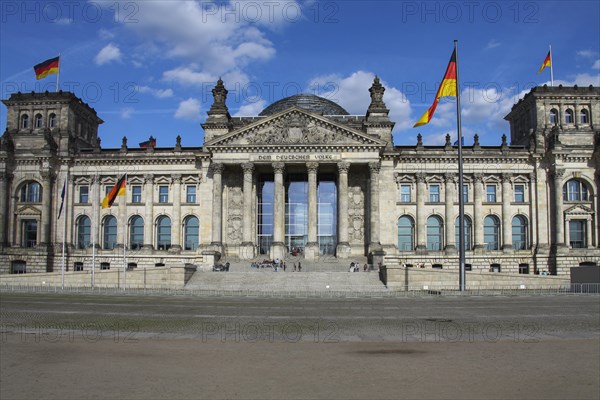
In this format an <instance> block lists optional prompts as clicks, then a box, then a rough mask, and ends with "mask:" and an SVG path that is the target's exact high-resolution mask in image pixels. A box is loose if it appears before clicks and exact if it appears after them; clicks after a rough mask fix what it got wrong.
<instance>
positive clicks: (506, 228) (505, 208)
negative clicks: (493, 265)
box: [502, 174, 512, 251]
mask: <svg viewBox="0 0 600 400" xmlns="http://www.w3.org/2000/svg"><path fill="white" fill-rule="evenodd" d="M510 178H511V174H502V250H504V251H507V250H508V251H511V250H512V221H511V218H510V200H511V190H510Z"/></svg>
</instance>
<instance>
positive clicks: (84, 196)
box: [79, 186, 90, 204]
mask: <svg viewBox="0 0 600 400" xmlns="http://www.w3.org/2000/svg"><path fill="white" fill-rule="evenodd" d="M89 199H90V187H89V186H80V187H79V203H81V204H87V203H88V201H89Z"/></svg>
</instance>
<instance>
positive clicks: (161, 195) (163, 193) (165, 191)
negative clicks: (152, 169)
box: [158, 186, 169, 203]
mask: <svg viewBox="0 0 600 400" xmlns="http://www.w3.org/2000/svg"><path fill="white" fill-rule="evenodd" d="M158 202H159V203H168V202H169V187H168V186H159V187H158Z"/></svg>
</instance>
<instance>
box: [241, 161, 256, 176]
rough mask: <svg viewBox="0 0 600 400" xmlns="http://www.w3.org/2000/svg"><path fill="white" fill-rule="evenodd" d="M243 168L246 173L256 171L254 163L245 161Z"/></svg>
mask: <svg viewBox="0 0 600 400" xmlns="http://www.w3.org/2000/svg"><path fill="white" fill-rule="evenodd" d="M242 170H243V171H244V174H251V173H252V172H253V171H254V164H253V163H243V164H242Z"/></svg>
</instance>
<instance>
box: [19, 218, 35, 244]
mask: <svg viewBox="0 0 600 400" xmlns="http://www.w3.org/2000/svg"><path fill="white" fill-rule="evenodd" d="M37 225H38V223H37V220H35V219H24V220H23V221H22V223H21V230H22V235H23V241H22V246H23V247H28V248H32V247H35V246H36V245H37Z"/></svg>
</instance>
